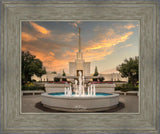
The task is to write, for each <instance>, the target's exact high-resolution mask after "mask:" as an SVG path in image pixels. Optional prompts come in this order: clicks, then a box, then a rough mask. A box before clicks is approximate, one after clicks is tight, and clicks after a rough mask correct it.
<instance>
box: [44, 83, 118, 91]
mask: <svg viewBox="0 0 160 134" xmlns="http://www.w3.org/2000/svg"><path fill="white" fill-rule="evenodd" d="M65 87H69V84H53V83H49V84H45V90H46V92H47V93H57V92H64V88H65ZM115 87H116V85H115V84H95V88H96V92H101V93H114V91H115Z"/></svg>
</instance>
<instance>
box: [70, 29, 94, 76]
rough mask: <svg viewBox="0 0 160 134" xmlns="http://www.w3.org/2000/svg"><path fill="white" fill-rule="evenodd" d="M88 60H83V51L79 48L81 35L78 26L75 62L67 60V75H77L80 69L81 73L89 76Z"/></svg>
mask: <svg viewBox="0 0 160 134" xmlns="http://www.w3.org/2000/svg"><path fill="white" fill-rule="evenodd" d="M90 65H91V63H90V62H85V60H84V59H83V53H82V50H81V36H80V28H79V44H78V52H77V58H76V60H75V62H69V75H70V76H78V72H79V71H81V72H82V75H84V76H90Z"/></svg>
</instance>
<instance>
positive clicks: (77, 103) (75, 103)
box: [41, 93, 119, 112]
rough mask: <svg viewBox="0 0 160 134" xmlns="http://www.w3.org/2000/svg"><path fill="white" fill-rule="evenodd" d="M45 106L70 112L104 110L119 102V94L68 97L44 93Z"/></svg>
mask: <svg viewBox="0 0 160 134" xmlns="http://www.w3.org/2000/svg"><path fill="white" fill-rule="evenodd" d="M41 102H42V104H43V105H44V106H46V107H49V108H51V109H55V110H61V111H70V112H85V111H103V110H108V109H111V108H114V107H116V106H117V104H118V103H119V94H112V95H109V96H90V97H88V96H87V97H68V96H52V95H48V94H47V93H44V94H42V99H41Z"/></svg>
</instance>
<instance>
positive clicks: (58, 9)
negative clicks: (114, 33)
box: [1, 0, 159, 133]
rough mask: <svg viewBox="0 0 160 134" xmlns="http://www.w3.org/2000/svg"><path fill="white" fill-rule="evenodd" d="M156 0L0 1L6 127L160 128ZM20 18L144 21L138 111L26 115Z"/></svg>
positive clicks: (61, 130)
mask: <svg viewBox="0 0 160 134" xmlns="http://www.w3.org/2000/svg"><path fill="white" fill-rule="evenodd" d="M158 4H159V3H158V2H157V1H151V2H149V1H148V2H146V1H139V2H138V1H135V2H133V1H132V2H131V1H128V2H126V1H125V3H124V2H123V1H121V0H120V1H118V2H117V1H116V2H115V1H114V2H113V1H108V2H107V1H99V2H98V1H88V0H87V1H58V0H47V1H43V0H42V1H41V0H39V1H27V0H24V1H20V0H15V1H12V0H2V25H1V26H2V34H1V37H2V38H1V39H2V43H1V49H2V55H1V57H2V69H1V78H3V79H1V83H2V88H1V104H2V105H1V113H2V116H1V118H2V119H1V121H2V126H1V128H2V132H9V133H10V132H12V133H13V132H20V133H25V132H27V133H29V132H30V133H34V132H36V133H51V132H54V133H77V132H79V133H89V132H90V133H98V132H99V133H107V132H112V133H113V132H116V133H131V132H132V133H139V132H143V133H158V130H159V109H158V107H159V105H158V104H159V70H158V69H159V63H158V59H159V42H158V41H159V40H158V39H159V36H158V28H159V27H158V12H159V11H158ZM21 20H140V23H141V26H140V30H141V33H140V36H141V38H140V99H141V101H140V111H139V113H131V114H127V113H124V114H120V113H119V114H118V113H117V114H115V113H114V114H107V113H99V114H97V113H92V114H89V113H86V114H85V113H83V114H80V113H78V114H73V113H68V114H66V113H53V114H47V113H46V114H40V113H37V114H32V113H30V114H23V113H21V110H20V105H21V92H20V88H21V76H20V72H21V69H20V67H21V42H20V39H21V36H20V24H21V23H20V22H21Z"/></svg>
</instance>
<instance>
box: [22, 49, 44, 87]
mask: <svg viewBox="0 0 160 134" xmlns="http://www.w3.org/2000/svg"><path fill="white" fill-rule="evenodd" d="M45 73H46V69H45V67H43V63H42V61H40V60H39V59H36V56H34V55H31V54H30V52H29V51H27V52H24V51H22V74H21V75H22V84H25V83H27V81H31V77H32V76H33V75H34V74H35V75H37V76H38V77H41V76H42V75H43V74H45Z"/></svg>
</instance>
